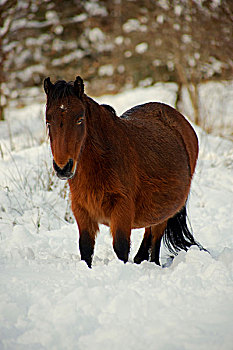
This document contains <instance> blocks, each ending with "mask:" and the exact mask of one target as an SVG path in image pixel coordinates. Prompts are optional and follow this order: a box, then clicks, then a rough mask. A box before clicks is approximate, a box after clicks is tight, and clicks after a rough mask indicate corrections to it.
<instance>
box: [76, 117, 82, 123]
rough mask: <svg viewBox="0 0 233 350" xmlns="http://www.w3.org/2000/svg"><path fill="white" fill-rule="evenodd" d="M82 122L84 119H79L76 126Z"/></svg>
mask: <svg viewBox="0 0 233 350" xmlns="http://www.w3.org/2000/svg"><path fill="white" fill-rule="evenodd" d="M83 121H84V118H82V117H81V118H79V119H78V120H77V121H76V124H77V125H81V124H82V123H83Z"/></svg>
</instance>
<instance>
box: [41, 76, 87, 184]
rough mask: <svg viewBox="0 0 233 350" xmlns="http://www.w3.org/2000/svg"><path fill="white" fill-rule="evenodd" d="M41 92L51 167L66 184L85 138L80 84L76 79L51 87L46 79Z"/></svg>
mask: <svg viewBox="0 0 233 350" xmlns="http://www.w3.org/2000/svg"><path fill="white" fill-rule="evenodd" d="M44 90H45V93H46V95H47V106H46V124H47V127H48V131H49V138H50V145H51V150H52V154H53V167H54V170H55V172H56V174H57V176H58V177H59V178H60V179H62V180H67V179H70V178H72V177H73V176H74V174H75V171H76V166H77V162H78V158H79V155H80V151H81V147H82V144H83V142H84V139H85V135H86V116H85V108H84V104H83V102H82V98H83V94H84V84H83V80H82V79H81V78H80V77H77V78H76V80H75V81H74V82H66V81H64V80H58V81H57V82H56V83H55V84H53V83H51V81H50V78H46V79H45V80H44Z"/></svg>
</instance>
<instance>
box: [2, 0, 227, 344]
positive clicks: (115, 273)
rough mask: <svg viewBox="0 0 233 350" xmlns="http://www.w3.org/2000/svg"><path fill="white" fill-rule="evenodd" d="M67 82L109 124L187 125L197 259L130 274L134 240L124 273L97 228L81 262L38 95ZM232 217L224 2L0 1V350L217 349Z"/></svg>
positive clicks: (223, 323)
mask: <svg viewBox="0 0 233 350" xmlns="http://www.w3.org/2000/svg"><path fill="white" fill-rule="evenodd" d="M78 75H79V76H81V77H82V78H83V80H84V84H85V92H86V93H87V94H88V95H89V96H90V97H92V98H93V99H94V100H95V101H97V102H98V103H100V104H108V105H110V106H112V107H113V108H114V109H115V110H116V113H117V115H118V116H120V115H121V114H122V113H123V112H125V111H126V110H127V109H129V108H131V107H133V106H136V105H139V104H143V103H146V102H163V103H166V104H168V105H170V106H172V107H174V108H176V109H177V110H179V111H180V112H181V113H182V114H183V115H184V116H185V117H186V118H187V119H188V120H189V121H190V123H191V124H192V126H193V127H194V129H195V131H196V133H197V136H198V140H199V157H198V162H197V167H196V171H195V174H194V177H193V181H192V186H191V191H190V194H189V198H188V204H187V211H188V221H189V226H190V230H191V231H192V232H193V234H194V236H195V238H196V239H197V241H198V242H200V243H201V244H202V245H203V246H204V247H205V248H206V249H207V251H208V252H207V251H203V250H202V251H200V250H199V249H198V248H197V247H195V246H193V247H191V248H190V249H189V250H188V251H187V252H185V251H181V252H179V254H178V255H175V256H174V257H171V256H170V253H169V252H168V251H167V250H166V247H165V246H162V249H161V252H160V259H161V262H162V263H161V266H158V265H156V264H154V263H153V262H150V261H143V262H142V263H141V264H139V265H138V264H135V263H134V262H133V259H134V256H135V254H136V253H137V251H138V248H139V246H140V244H141V241H142V237H143V234H144V230H143V229H135V230H132V235H131V247H130V256H129V261H128V262H127V263H126V264H124V263H123V262H122V261H120V260H119V259H118V258H117V256H116V254H115V252H114V250H113V246H112V236H111V234H110V230H109V227H107V226H105V225H101V226H100V232H99V234H98V236H97V240H96V245H95V254H94V258H93V264H92V269H89V268H88V267H87V265H86V264H85V262H83V261H82V260H81V257H80V252H79V247H78V241H79V232H78V227H77V223H76V221H75V218H74V215H73V213H72V210H71V202H70V196H69V186H68V183H67V181H62V180H60V179H59V178H58V177H57V176H56V174H55V172H54V170H53V157H52V154H51V150H50V144H49V137H48V132H47V129H46V125H45V105H46V96H45V93H44V90H43V81H44V79H45V78H46V77H48V76H49V77H50V78H51V81H52V82H55V81H56V80H58V79H64V80H66V81H73V80H74V79H75V77H76V76H78ZM116 137H117V135H116ZM93 171H94V169H93ZM232 213H233V2H232V1H231V0H182V1H178V0H174V1H171V0H158V1H155V0H111V1H110V0H68V1H58V0H0V349H4V350H5V349H6V350H12V349H17V350H18V349H24V350H25V349H30V350H34V349H35V350H36V349H50V350H51V349H54V350H57V349H61V350H63V349H71V350H72V349H75V350H77V349H78V350H85V349H89V348H90V347H92V348H94V349H98V350H100V349H101V350H102V349H112V350H119V349H126V350H130V349H134V350H166V349H167V350H168V349H177V350H181V349H183V350H189V349H190V350H196V349H198V350H201V349H203V350H206V349H212V350H231V349H232V343H233V335H232V328H233V228H232V222H233V214H232Z"/></svg>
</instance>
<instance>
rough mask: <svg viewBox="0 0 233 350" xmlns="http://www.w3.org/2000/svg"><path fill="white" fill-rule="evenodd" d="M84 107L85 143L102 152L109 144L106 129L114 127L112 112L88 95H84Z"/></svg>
mask: <svg viewBox="0 0 233 350" xmlns="http://www.w3.org/2000/svg"><path fill="white" fill-rule="evenodd" d="M84 105H85V107H86V128H87V131H86V141H85V142H86V143H87V144H88V145H89V147H90V146H91V147H93V148H94V149H95V151H96V152H98V153H100V154H102V153H105V152H106V151H107V149H108V148H109V147H110V145H109V135H108V130H109V128H111V127H114V121H113V117H112V113H111V112H110V111H109V110H107V109H106V108H104V107H102V106H100V105H99V104H98V103H97V102H95V101H94V100H92V99H91V98H90V97H88V96H86V95H85V96H84Z"/></svg>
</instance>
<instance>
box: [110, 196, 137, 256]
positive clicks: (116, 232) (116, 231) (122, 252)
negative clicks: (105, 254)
mask: <svg viewBox="0 0 233 350" xmlns="http://www.w3.org/2000/svg"><path fill="white" fill-rule="evenodd" d="M131 223H132V205H131V204H130V203H128V201H124V200H120V201H119V202H118V203H117V204H116V205H115V207H114V210H113V212H112V215H111V233H112V236H113V249H114V251H115V253H116V255H117V257H118V259H120V260H122V261H124V263H126V262H127V261H128V256H129V251H130V235H131Z"/></svg>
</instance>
